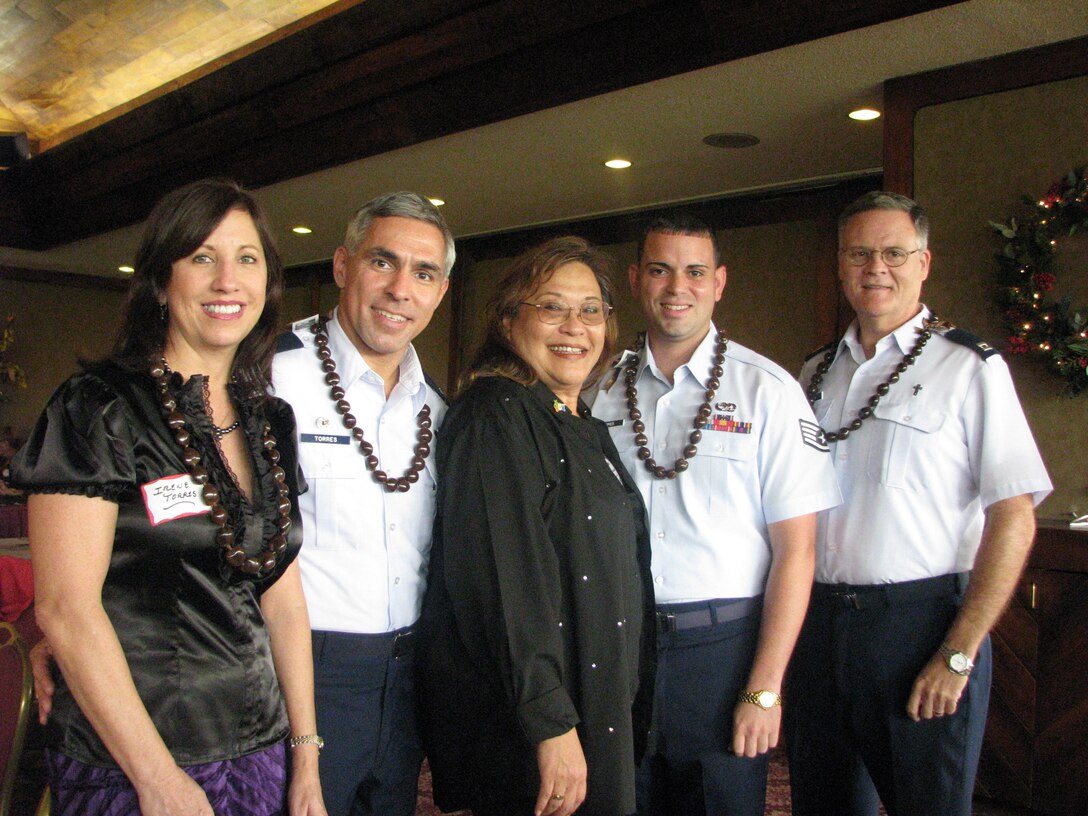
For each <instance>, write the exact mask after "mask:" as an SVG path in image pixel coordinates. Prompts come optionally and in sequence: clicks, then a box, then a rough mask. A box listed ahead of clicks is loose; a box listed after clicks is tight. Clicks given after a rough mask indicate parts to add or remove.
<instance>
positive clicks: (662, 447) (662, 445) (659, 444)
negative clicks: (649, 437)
mask: <svg viewBox="0 0 1088 816" xmlns="http://www.w3.org/2000/svg"><path fill="white" fill-rule="evenodd" d="M657 446H658V447H659V448H661V450H665V443H664V442H659V443H658V445H657Z"/></svg>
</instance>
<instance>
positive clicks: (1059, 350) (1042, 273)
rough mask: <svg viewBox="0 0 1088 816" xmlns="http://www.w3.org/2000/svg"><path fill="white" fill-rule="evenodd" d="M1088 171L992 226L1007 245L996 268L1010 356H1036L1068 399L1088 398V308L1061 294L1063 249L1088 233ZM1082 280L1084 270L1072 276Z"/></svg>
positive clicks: (1072, 174)
mask: <svg viewBox="0 0 1088 816" xmlns="http://www.w3.org/2000/svg"><path fill="white" fill-rule="evenodd" d="M1085 170H1086V168H1084V167H1081V168H1080V169H1078V170H1072V171H1070V172H1069V173H1068V174H1067V175H1066V176H1065V177H1064V178H1062V179H1061V180H1060V181H1056V182H1054V184H1052V185H1051V186H1050V189H1049V190H1048V191H1047V193H1046V195H1045V196H1044V197H1043V198H1041V199H1035V198H1029V197H1028V196H1024V198H1023V201H1024V204H1026V205H1027V206H1028V207H1030V208H1031V211H1030V213H1029V214H1028V216H1027V217H1026V218H1025V219H1024V220H1023V221H1019V220H1018V219H1016V218H1012V219H1010V220H1009V222H1008V223H1007V224H999V223H996V222H994V221H991V222H990V226H991V227H993V228H994V230H995V231H996V232H998V233H1000V234H1001V235H1002V237H1004V238H1005V239H1006V240H1007V243H1006V244H1005V247H1004V249H1003V251H1002V252H1001V254H999V255H998V256H997V262H998V270H999V271H998V292H997V300H998V305H999V306H1000V307H1001V309H1002V314H1003V316H1004V321H1005V326H1006V327H1007V329H1008V331H1009V336H1008V344H1009V352H1010V353H1011V354H1029V353H1030V354H1036V355H1041V356H1042V357H1043V358H1045V360H1046V363H1047V365H1048V366H1049V367H1050V368H1051V370H1053V371H1054V372H1056V373H1057V374H1058V376H1060V377H1061V378H1062V379H1063V380H1064V381H1065V393H1066V394H1068V395H1070V396H1073V395H1076V394H1081V393H1088V305H1082V306H1079V307H1076V308H1075V307H1074V305H1073V302H1072V297H1071V296H1069V295H1061V296H1059V294H1058V291H1057V290H1058V268H1057V266H1058V265H1057V262H1056V260H1057V256H1058V253H1059V243H1060V242H1062V241H1063V240H1064V239H1066V238H1069V237H1070V236H1072V235H1074V234H1076V233H1077V232H1078V231H1081V230H1085V229H1088V182H1086V181H1085ZM1072 271H1073V273H1074V274H1076V275H1078V276H1083V275H1084V274H1085V272H1086V270H1072Z"/></svg>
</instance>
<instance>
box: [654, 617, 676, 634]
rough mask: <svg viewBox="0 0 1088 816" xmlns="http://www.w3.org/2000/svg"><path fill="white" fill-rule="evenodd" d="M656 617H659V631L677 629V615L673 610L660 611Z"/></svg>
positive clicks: (673, 630)
mask: <svg viewBox="0 0 1088 816" xmlns="http://www.w3.org/2000/svg"><path fill="white" fill-rule="evenodd" d="M655 617H656V618H657V631H659V632H675V631H676V615H674V614H673V613H672V612H658V613H657V614H656V616H655Z"/></svg>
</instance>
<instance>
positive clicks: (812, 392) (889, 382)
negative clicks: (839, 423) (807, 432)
mask: <svg viewBox="0 0 1088 816" xmlns="http://www.w3.org/2000/svg"><path fill="white" fill-rule="evenodd" d="M940 325H943V324H942V323H941V320H940V318H939V317H937V315H935V314H934V315H930V317H929V318H928V319H926V320H923V321H922V327H921V328H920V329H918V330H917V331H918V339H917V340H916V341H915V343H914V348H912V349H911V350H910V351H908V352H907V353H906V354H904V355H903V360H902V361H901V362H900V363H899V364H898V365H897V366H896V367H895V370H894V371H892V373H891V376H890V377H888V379H886V380H885V381H884V382H882V383H881V384H880V385H878V386H877V387H876V390H875V391H874V392H873V395H872V396H871V397H869V404H868V405H866V406H864V407H863V408H862V409H861V410H860V411H858V415H857V418H856V419H854V420H853V421H852V422H851V423H850V424H849V425H844V426H843V427H841V428H839V429H838V430H837V431H828V430H825V429H823V428H821V429H820V430H822V431H823V432H824V439H826V440H827V441H828V442H839V441H841V440H844V439H846V438H847V437H849V436H850V434H851V433H853V432H854V431H856V430H857V429H858V428H860V427H861V426H862V424H863V423H864V422H865V420H867V419H868V418H869V417H871V416H872V415H873V409H874V408H876V406H877V405H879V404H880V400H881V398H882V397H885V396H887V394H888V391H890V390H891V387H892V386H893V385H895V384H896V383H897V382H899V378H900V375H902V374H904V373H905V372H906V370H907V369H908V368H910V367H911V366H912V365H914V363H915V361H916V360H917V359H918V358H919V357H920V356H921V354H922V349H923V348H925V345H926V343H928V342H929V338H930V337H932V336H933V328H934V327H936V326H940ZM837 351H838V344H836V345H835V346H834V347H833V348H831V349H829V350H828V351H827V352H825V353H824V357H823V359H822V360H821V361H820V362H819V364H818V365H817V366H816V372H815V373H814V374H813V375H812V381H811V382H810V383H809V384H808V388H806V389H805V396H807V397H808V404H809V405H815V404H816V401H817V400H818V399H820V395H821V391H820V383H822V382H823V380H824V376H825V375H826V374H827V372H828V371H829V370H830V369H831V364H832V363H833V362H834V361H835V353H836V352H837Z"/></svg>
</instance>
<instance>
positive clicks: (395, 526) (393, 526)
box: [389, 521, 397, 530]
mask: <svg viewBox="0 0 1088 816" xmlns="http://www.w3.org/2000/svg"><path fill="white" fill-rule="evenodd" d="M389 529H390V530H396V529H397V523H396V522H395V521H394V522H392V523H391V524H390V525H389Z"/></svg>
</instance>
